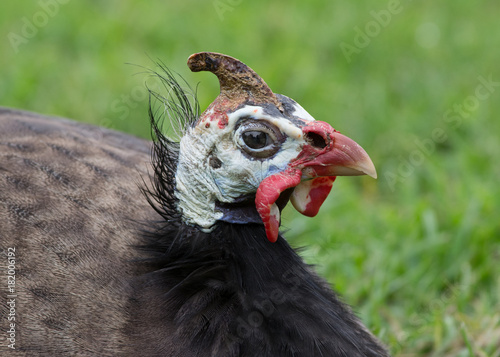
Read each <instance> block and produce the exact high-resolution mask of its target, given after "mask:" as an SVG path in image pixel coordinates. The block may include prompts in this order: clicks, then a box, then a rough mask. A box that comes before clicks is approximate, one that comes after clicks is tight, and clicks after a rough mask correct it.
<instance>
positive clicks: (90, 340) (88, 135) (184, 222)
mask: <svg viewBox="0 0 500 357" xmlns="http://www.w3.org/2000/svg"><path fill="white" fill-rule="evenodd" d="M188 65H189V67H190V69H191V70H192V71H210V72H212V73H214V74H215V75H216V76H217V77H218V79H219V82H220V89H221V90H220V95H219V96H218V97H217V98H216V99H215V101H214V102H213V103H212V104H211V105H210V106H209V107H208V109H207V110H205V111H204V112H203V113H202V114H201V115H199V114H198V108H197V103H196V102H195V103H194V104H193V103H192V102H191V101H190V100H189V94H186V93H185V92H184V91H183V90H182V88H181V86H180V85H179V83H178V82H177V81H176V78H175V76H173V75H172V73H171V72H169V71H168V70H167V71H166V72H165V73H163V74H162V75H161V78H162V79H163V80H164V81H165V83H166V84H167V85H168V86H169V87H170V91H171V93H173V97H174V99H175V100H172V98H170V99H168V98H163V99H164V100H165V102H164V103H162V104H163V105H164V106H165V108H167V111H168V113H169V115H170V116H173V117H175V118H177V119H179V120H180V121H181V122H182V123H184V127H183V135H182V138H181V140H180V142H179V143H176V142H173V141H172V140H170V139H168V138H167V137H166V136H165V135H164V134H162V131H161V126H162V125H161V124H162V120H161V118H158V116H157V113H158V111H157V110H154V109H153V108H152V109H151V110H150V116H151V123H152V127H153V133H154V135H155V138H156V140H155V141H154V143H153V144H151V143H149V142H147V141H144V140H141V139H136V138H133V137H131V136H128V135H125V134H120V133H117V132H114V131H111V130H107V129H102V128H98V127H94V126H90V125H85V124H77V123H74V122H71V121H67V120H62V119H54V118H48V117H43V116H39V115H36V114H31V113H27V112H21V111H15V110H10V109H1V110H0V222H1V228H0V249H1V252H2V255H1V257H2V260H3V261H2V264H4V263H6V262H7V257H6V255H7V252H8V251H12V248H14V249H15V256H14V258H15V262H14V263H15V285H13V288H14V290H13V291H11V294H15V298H14V302H15V309H14V315H13V316H14V320H12V321H8V319H7V318H4V316H8V315H9V313H11V315H12V309H11V308H12V306H11V305H12V304H10V305H9V304H7V302H8V300H7V298H6V296H5V294H3V296H2V301H1V312H2V319H1V321H0V327H1V331H2V333H5V332H6V331H8V330H9V329H12V327H11V325H9V323H14V331H15V332H14V334H13V335H12V333H11V334H6V335H5V336H6V337H7V342H6V343H5V342H4V343H5V345H3V346H0V348H1V349H2V352H1V355H2V356H3V355H4V353H5V352H6V351H7V352H9V353H10V354H7V355H11V354H12V355H14V356H73V355H74V356H185V357H191V356H193V357H194V356H214V357H215V356H217V357H219V356H220V357H223V356H273V357H275V356H349V357H353V356H388V354H387V352H386V351H385V349H384V348H383V347H382V346H381V344H380V343H379V342H378V341H377V340H376V339H375V338H374V337H373V336H372V335H371V334H370V332H368V330H367V329H366V328H365V327H364V326H363V324H362V323H361V322H360V321H359V319H358V318H357V317H356V316H355V315H354V314H353V313H352V312H351V311H350V309H349V308H348V307H347V306H346V305H344V304H343V303H342V302H341V301H340V300H339V298H338V297H337V296H336V295H335V294H334V292H332V291H331V289H330V288H329V287H328V285H327V283H326V282H325V281H324V280H322V279H321V278H319V277H318V276H317V275H316V274H315V273H314V272H313V271H312V269H311V268H310V267H309V266H307V265H306V264H305V263H304V262H303V261H302V260H301V258H300V257H299V256H298V255H297V254H296V252H295V251H294V250H293V249H292V248H291V247H290V246H289V245H288V244H287V242H286V240H285V239H284V238H283V237H282V236H281V235H280V233H279V225H280V212H281V210H282V209H283V207H284V206H285V205H286V203H287V202H288V201H289V200H290V201H291V202H292V204H293V205H294V207H295V208H296V209H297V210H298V211H300V212H301V213H303V214H305V215H308V216H314V215H315V214H316V213H317V212H318V210H319V207H320V206H321V204H322V203H323V201H324V200H325V198H326V197H327V195H328V193H329V191H330V189H331V187H332V183H333V181H334V179H335V177H336V176H339V175H363V174H368V175H370V176H374V177H375V176H376V173H375V168H374V166H373V164H372V162H371V160H370V159H369V157H368V155H367V154H366V153H365V151H364V150H363V149H362V148H361V147H360V146H359V145H357V144H356V143H355V142H354V141H352V140H351V139H349V138H347V137H345V136H343V135H342V134H340V133H339V132H337V131H336V130H334V129H333V128H332V127H331V126H330V125H329V124H327V123H324V122H320V121H315V120H314V119H313V118H312V117H311V115H309V114H308V113H307V112H306V111H305V110H304V109H303V108H302V107H301V106H300V105H298V104H297V103H296V102H295V101H293V100H292V99H290V98H288V97H285V96H283V95H279V94H275V93H273V92H272V91H271V89H270V88H269V87H268V86H267V85H266V83H265V82H264V81H263V80H262V79H261V78H260V77H259V76H258V75H257V74H256V73H255V72H254V71H253V70H251V69H250V68H249V67H247V66H246V65H245V64H243V63H242V62H240V61H238V60H236V59H234V58H232V57H229V56H225V55H222V54H217V53H207V52H204V53H198V54H195V55H192V56H191V57H190V58H189V60H188ZM158 97H159V96H158ZM150 150H152V152H153V160H152V166H149V165H150V164H149V161H151V160H149V157H148V155H149V152H150ZM149 174H151V181H149V179H148V177H149V176H148V175H149ZM9 248H10V249H9ZM2 275H3V274H2ZM8 338H10V340H9V339H8ZM4 341H5V339H4ZM7 345H10V347H9V346H7Z"/></svg>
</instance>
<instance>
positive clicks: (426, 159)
mask: <svg viewBox="0 0 500 357" xmlns="http://www.w3.org/2000/svg"><path fill="white" fill-rule="evenodd" d="M170 3H173V2H170ZM389 3H391V2H389V1H367V0H362V1H357V2H347V1H343V2H341V1H336V2H331V1H326V0H321V1H320V0H315V1H309V2H305V1H297V0H292V1H286V2H285V1H274V2H266V1H262V0H260V1H233V0H232V1H229V0H220V1H214V2H212V1H193V0H188V1H184V2H182V4H181V2H178V3H177V4H175V5H174V4H168V2H165V1H162V2H160V1H150V2H134V1H130V0H123V1H118V0H115V1H107V2H104V1H97V0H95V1H86V2H76V1H69V2H68V3H67V4H64V5H60V6H59V9H57V11H55V12H57V13H54V14H53V16H47V19H48V21H47V24H46V25H44V26H39V28H38V31H37V33H36V34H35V35H34V36H33V37H32V38H29V39H27V43H22V44H20V45H19V46H18V47H17V50H18V51H17V53H16V51H14V48H13V46H12V45H11V43H10V40H9V33H17V34H18V35H22V27H23V18H24V17H26V18H27V19H29V20H32V19H33V16H39V19H38V23H39V24H42V23H43V21H42V20H43V14H42V15H40V11H43V10H42V8H41V5H40V4H39V3H37V2H22V3H21V2H17V3H16V4H13V3H12V4H11V2H9V3H5V4H3V5H2V11H1V12H0V38H1V42H0V54H1V55H0V65H1V66H0V68H1V70H0V105H3V106H10V107H17V108H23V109H28V110H32V111H36V112H41V113H45V114H51V115H58V116H64V117H70V118H74V119H77V120H81V121H85V122H89V123H94V124H99V125H105V126H109V127H112V128H115V129H117V130H122V131H127V132H130V133H134V134H136V135H139V136H143V137H147V136H148V132H149V127H148V123H147V112H146V110H147V99H146V96H145V91H144V82H145V81H148V83H150V82H149V81H150V79H148V76H147V74H145V73H143V72H144V70H143V69H142V68H140V67H137V66H134V65H138V66H145V67H153V66H154V65H153V63H152V61H151V59H150V58H152V59H154V60H156V59H161V60H162V61H164V62H165V63H166V64H167V65H168V66H169V67H171V68H172V69H174V70H176V71H177V72H179V73H180V74H182V76H184V77H185V78H186V79H187V80H188V81H189V82H190V83H193V84H196V83H198V82H201V84H200V86H199V97H200V102H201V106H202V108H204V107H206V106H207V105H208V104H209V103H210V102H211V100H213V98H214V97H215V96H216V95H217V93H218V83H217V81H216V79H215V77H214V76H213V75H211V74H209V73H198V74H192V73H190V72H189V71H188V69H187V67H186V64H185V62H186V58H187V57H188V55H190V54H191V53H194V52H199V51H203V50H210V51H217V52H223V53H227V54H230V55H232V56H234V57H237V58H239V59H241V60H243V61H245V62H246V63H247V64H249V65H250V66H251V67H252V68H253V69H255V70H256V71H257V72H258V73H259V74H260V75H261V76H262V77H263V78H264V79H265V80H266V82H267V83H268V84H269V85H270V87H271V88H272V89H273V90H274V91H276V92H278V93H284V94H286V95H288V96H290V97H292V98H294V99H295V100H297V101H298V102H299V103H301V104H302V105H303V106H304V107H305V108H306V109H307V110H308V111H309V112H310V113H311V114H312V115H313V116H315V117H316V118H317V119H319V120H324V121H327V122H329V123H331V124H332V125H333V126H334V127H335V128H336V129H338V130H340V131H342V132H343V133H344V134H347V135H348V136H350V137H351V138H353V139H355V140H356V141H357V142H358V143H360V144H361V145H362V146H363V147H364V148H365V149H366V151H367V152H368V153H369V154H370V156H371V157H372V159H373V161H374V163H375V165H376V167H377V169H378V173H379V179H378V180H373V179H371V178H369V177H360V178H339V179H338V180H337V182H336V183H335V185H334V190H333V192H332V194H331V196H330V197H329V199H328V200H327V202H326V203H325V205H324V207H323V209H322V210H321V211H320V213H319V215H318V216H317V217H316V218H313V219H307V218H305V217H299V215H298V214H297V213H296V212H294V211H293V209H290V208H287V210H286V215H285V217H284V225H285V227H287V228H289V229H290V230H289V232H288V234H287V237H288V239H289V240H290V242H291V243H292V244H293V245H294V246H305V247H306V248H305V250H304V253H303V254H304V256H305V258H306V259H307V261H309V262H311V263H314V264H316V265H317V269H318V270H319V272H320V273H321V274H322V275H323V276H325V277H326V278H327V279H328V280H329V281H330V282H331V283H332V284H333V285H334V286H335V288H336V289H337V290H338V291H339V292H340V293H341V294H342V295H343V296H344V299H345V300H346V301H347V302H349V303H350V304H351V305H353V306H354V308H355V310H357V311H358V312H359V314H360V316H361V317H362V318H363V320H364V321H365V322H366V323H367V324H368V326H369V327H370V329H372V330H373V331H374V332H375V333H376V334H377V335H378V336H380V338H381V339H382V340H383V341H384V342H385V343H387V344H388V346H389V347H390V349H391V351H392V353H393V354H394V355H395V356H464V357H465V356H468V357H471V356H481V357H482V356H496V357H498V356H500V302H499V297H500V274H499V273H500V264H499V261H500V223H499V222H500V220H499V214H500V209H499V208H500V188H499V187H500V185H499V183H498V180H499V179H498V178H499V177H500V165H499V159H500V155H499V154H500V140H499V133H500V120H499V118H498V115H499V114H500V86H498V85H493V87H492V88H490V91H487V90H485V89H484V88H483V89H482V90H480V91H479V92H476V88H477V87H478V86H479V85H480V84H481V81H484V80H488V78H491V79H492V80H493V81H494V82H500V66H499V65H498V63H499V62H498V58H499V55H500V50H499V47H498V45H499V43H500V31H499V30H498V29H499V27H498V13H499V11H500V4H498V3H496V2H493V1H474V2H472V1H465V0H457V1H448V2H447V3H446V4H442V3H439V2H433V1H401V3H400V4H399V6H398V7H397V8H396V9H397V12H398V13H395V14H393V15H392V16H391V19H390V20H389V21H388V23H387V26H385V27H384V26H381V28H380V31H379V33H378V34H377V35H376V36H372V37H369V43H368V44H367V45H366V46H365V47H363V48H358V50H357V52H359V53H354V54H353V55H352V56H351V58H350V61H348V60H347V58H346V57H345V56H344V54H343V51H342V48H341V44H342V43H345V44H349V45H354V38H355V36H356V35H357V32H356V30H355V27H359V28H360V29H364V28H365V27H366V25H367V24H368V23H369V22H370V21H373V17H372V15H371V14H370V12H371V11H375V12H377V13H380V11H382V10H386V9H388V6H389V5H388V4H389ZM222 4H225V5H226V8H225V9H226V12H224V13H223V14H221V15H219V14H218V13H217V11H216V8H215V6H214V5H222ZM231 4H233V5H231ZM37 14H38V15H37ZM40 16H42V17H40ZM40 21H42V22H40ZM429 23H430V25H429ZM426 24H427V25H426ZM369 26H374V25H373V24H372V25H369ZM375 30H376V29H375V28H373V29H372V30H371V31H372V34H373V31H375ZM365 42H366V39H365ZM127 63H132V64H134V65H128V64H127ZM478 77H480V78H482V79H481V80H480V79H478ZM478 94H479V96H480V97H481V98H479V96H478ZM471 96H472V97H471ZM474 96H477V97H476V99H474ZM457 105H459V106H465V107H466V108H468V109H467V110H466V111H465V112H463V111H462V112H457V113H454V114H453V116H450V115H448V116H446V113H447V112H448V111H449V110H451V111H452V112H454V111H455V109H454V108H455V107H456V106H457ZM460 113H461V114H460ZM417 142H418V143H420V145H419V144H418V143H417ZM422 145H424V146H422Z"/></svg>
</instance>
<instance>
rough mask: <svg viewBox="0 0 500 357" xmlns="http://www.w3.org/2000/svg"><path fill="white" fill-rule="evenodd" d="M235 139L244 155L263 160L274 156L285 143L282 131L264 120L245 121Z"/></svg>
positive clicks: (236, 132) (237, 130)
mask: <svg viewBox="0 0 500 357" xmlns="http://www.w3.org/2000/svg"><path fill="white" fill-rule="evenodd" d="M235 139H236V144H237V145H238V147H239V148H240V150H241V151H242V152H243V153H244V154H246V155H247V156H249V157H250V158H254V159H261V160H262V159H268V158H270V157H272V156H274V155H275V154H276V153H277V152H278V151H279V149H280V147H281V144H282V143H283V142H284V141H285V137H284V135H283V134H282V133H281V131H280V130H279V129H278V128H277V127H276V126H275V125H273V124H271V123H269V122H267V121H266V120H263V119H260V120H258V119H257V120H255V119H248V120H245V121H243V122H242V123H241V124H240V125H239V126H238V128H237V129H236V131H235Z"/></svg>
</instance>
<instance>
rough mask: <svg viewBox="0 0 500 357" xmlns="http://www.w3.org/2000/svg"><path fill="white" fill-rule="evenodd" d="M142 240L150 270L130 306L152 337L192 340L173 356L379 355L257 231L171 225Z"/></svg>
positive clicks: (280, 244)
mask: <svg viewBox="0 0 500 357" xmlns="http://www.w3.org/2000/svg"><path fill="white" fill-rule="evenodd" d="M148 239H149V243H148V244H147V245H145V246H144V247H143V249H145V250H147V251H149V257H150V258H149V260H146V262H147V263H148V265H149V272H148V273H146V274H145V275H142V276H141V277H140V279H141V281H142V284H143V285H142V287H140V288H138V289H136V291H140V292H141V293H140V296H139V297H137V301H138V304H137V307H135V308H134V309H133V310H134V311H136V313H137V314H138V315H139V316H140V319H144V321H147V324H148V326H151V325H152V326H156V328H158V329H159V331H153V330H151V329H150V328H149V327H148V333H149V334H150V335H151V336H159V335H162V336H171V338H172V339H173V340H174V341H175V340H184V341H186V339H187V341H190V343H188V344H186V346H184V347H182V348H184V349H182V348H181V347H179V348H180V349H179V351H178V353H179V354H178V355H186V356H191V355H193V356H194V355H196V356H198V355H207V354H206V353H208V351H214V350H218V351H220V354H218V355H220V356H247V355H255V354H254V353H255V352H253V351H264V352H263V353H262V354H260V355H263V356H281V355H289V354H292V352H293V353H296V354H297V355H301V356H302V355H303V356H313V355H321V353H323V354H322V355H329V356H330V355H331V356H337V354H334V353H329V352H331V351H337V350H338V349H340V350H344V351H351V352H350V353H347V354H345V355H344V354H342V356H347V355H349V356H382V354H372V353H370V350H369V349H371V348H375V349H377V348H379V346H378V345H377V343H376V342H375V339H374V338H373V336H371V335H370V334H369V332H367V331H366V329H365V328H364V327H363V325H362V324H361V323H360V322H359V320H358V319H357V318H356V317H355V316H354V315H353V314H352V313H351V312H350V310H349V309H348V308H347V307H346V306H345V305H344V304H343V303H342V302H340V301H339V300H338V298H337V297H336V296H335V294H334V293H333V292H332V291H331V290H330V289H329V288H328V287H327V284H326V283H325V282H324V281H323V280H321V279H320V278H319V277H317V276H316V275H315V274H314V273H313V272H312V271H311V269H310V267H309V266H307V265H306V264H304V263H303V261H302V260H301V259H300V257H299V256H298V255H297V254H296V253H295V251H294V250H293V249H292V248H291V247H290V246H289V245H288V243H287V242H286V241H285V240H284V239H283V238H282V237H279V238H278V241H277V242H276V243H270V242H269V241H268V240H267V238H266V234H265V231H264V227H262V226H261V225H255V224H249V225H238V224H230V223H224V222H223V223H217V225H216V227H215V228H214V230H213V231H212V232H211V233H203V232H201V231H200V230H198V229H196V228H194V227H190V226H187V225H185V224H183V223H182V224H180V225H177V226H175V225H173V224H172V222H170V223H169V224H168V225H167V224H166V225H165V226H164V227H163V228H162V229H160V230H158V231H157V232H156V233H155V234H153V235H151V236H150V237H149V238H148ZM159 311H160V312H161V313H159ZM137 324H138V325H140V324H141V323H140V322H138V323H137ZM273 341H281V345H282V346H285V347H283V348H285V349H287V351H288V352H286V351H285V352H286V353H285V352H284V351H283V350H281V349H280V348H281V347H280V346H275V344H274V343H273ZM148 343H149V342H148ZM150 343H153V341H151V342H150ZM364 344H366V346H365V345H364ZM365 348H366V350H364V349H365ZM186 351H189V353H188V352H186ZM231 351H233V352H231ZM234 351H239V352H234ZM360 351H365V352H361V353H360ZM380 351H382V349H380Z"/></svg>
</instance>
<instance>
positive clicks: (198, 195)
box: [175, 52, 377, 242]
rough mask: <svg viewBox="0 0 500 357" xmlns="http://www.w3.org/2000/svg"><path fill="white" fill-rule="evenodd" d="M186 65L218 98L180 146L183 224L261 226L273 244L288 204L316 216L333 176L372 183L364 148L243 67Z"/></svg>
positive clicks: (211, 62)
mask: <svg viewBox="0 0 500 357" xmlns="http://www.w3.org/2000/svg"><path fill="white" fill-rule="evenodd" d="M188 66H189V68H190V69H191V70H192V71H194V72H198V71H209V72H212V73H214V74H215V75H216V76H217V77H218V79H219V83H220V94H219V96H218V97H217V98H216V99H215V100H214V102H213V103H212V104H210V106H209V107H208V108H207V109H206V110H205V111H204V112H203V113H202V114H201V115H200V117H199V118H198V120H197V121H196V122H195V123H194V124H193V125H192V126H190V127H189V128H188V129H187V130H186V133H185V135H184V136H183V137H182V139H181V142H180V149H179V158H178V165H177V171H176V175H175V181H176V191H175V194H176V197H177V199H178V208H179V210H180V212H181V214H182V217H183V220H184V221H185V222H186V223H188V224H192V225H196V226H199V227H200V228H201V229H202V230H204V231H206V232H209V231H211V230H212V229H213V227H214V226H215V224H216V223H217V221H225V222H231V223H241V224H244V223H260V224H264V227H265V230H266V234H267V238H268V239H269V240H270V241H271V242H274V241H276V239H277V238H278V233H279V225H280V214H281V210H282V209H283V208H284V206H285V205H286V204H287V202H288V201H291V202H292V204H293V206H294V207H295V208H296V209H297V210H298V211H299V212H300V213H302V214H304V215H306V216H314V215H316V214H317V213H318V211H319V208H320V207H321V205H322V203H323V202H324V200H325V199H326V197H327V196H328V194H329V192H330V190H331V187H332V184H333V181H334V180H335V178H336V176H355V175H365V174H367V175H370V176H372V177H374V178H376V175H377V174H376V171H375V167H374V165H373V163H372V161H371V160H370V158H369V156H368V155H367V154H366V152H365V151H364V150H363V149H362V148H361V146H359V145H358V144H357V143H356V142H354V141H353V140H351V139H349V138H348V137H346V136H344V135H342V134H340V133H339V132H338V131H336V130H335V129H333V128H332V126H331V125H330V124H328V123H326V122H322V121H316V120H315V119H314V118H313V117H312V116H311V115H310V114H309V113H308V112H306V111H305V110H304V109H303V108H302V107H301V106H300V105H299V104H298V103H296V102H295V101H294V100H292V99H290V98H288V97H286V96H283V95H280V94H275V93H273V92H272V90H271V89H270V88H269V87H268V85H267V84H266V83H265V82H264V80H263V79H262V78H260V77H259V75H257V73H255V72H254V71H253V70H252V69H251V68H249V67H248V66H247V65H245V64H244V63H242V62H241V61H239V60H237V59H235V58H232V57H229V56H226V55H223V54H219V53H211V52H202V53H196V54H193V55H192V56H190V57H189V59H188Z"/></svg>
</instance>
